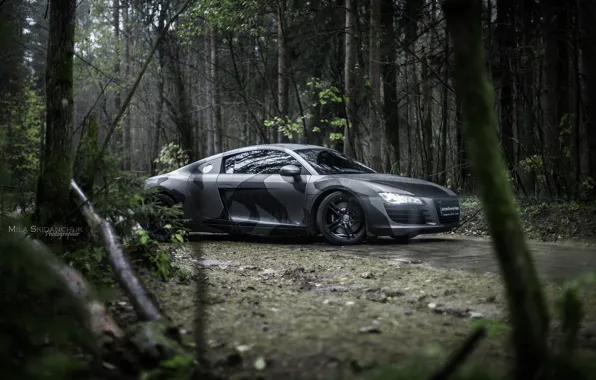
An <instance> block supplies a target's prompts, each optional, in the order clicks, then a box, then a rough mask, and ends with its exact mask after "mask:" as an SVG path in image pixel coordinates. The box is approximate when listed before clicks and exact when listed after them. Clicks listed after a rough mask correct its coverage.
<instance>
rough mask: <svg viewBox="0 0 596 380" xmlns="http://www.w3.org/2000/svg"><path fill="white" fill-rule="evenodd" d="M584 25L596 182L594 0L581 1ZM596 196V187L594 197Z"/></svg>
mask: <svg viewBox="0 0 596 380" xmlns="http://www.w3.org/2000/svg"><path fill="white" fill-rule="evenodd" d="M580 17H581V20H580V21H581V23H582V31H583V34H582V38H581V40H580V41H581V42H580V43H581V49H582V67H583V74H584V83H585V95H584V98H585V109H586V119H587V126H586V137H587V138H586V140H587V141H586V142H587V146H585V147H586V148H587V158H588V160H587V161H588V172H587V174H588V175H589V176H590V177H591V178H592V181H596V4H595V3H594V1H592V0H580ZM595 194H596V186H595V187H594V189H593V190H592V196H594V195H595Z"/></svg>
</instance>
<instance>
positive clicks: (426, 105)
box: [420, 40, 437, 182]
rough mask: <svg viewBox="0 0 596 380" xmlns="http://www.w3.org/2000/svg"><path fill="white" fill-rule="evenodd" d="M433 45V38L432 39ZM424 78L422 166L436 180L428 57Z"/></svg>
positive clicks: (423, 66)
mask: <svg viewBox="0 0 596 380" xmlns="http://www.w3.org/2000/svg"><path fill="white" fill-rule="evenodd" d="M431 46H433V45H432V40H431ZM422 80H423V94H422V95H423V96H422V97H421V99H423V100H421V102H422V107H421V108H422V109H421V111H422V112H421V113H422V115H421V116H422V117H421V123H420V124H421V127H422V128H421V129H422V146H421V150H422V152H423V157H424V161H423V162H422V168H423V170H424V176H425V177H426V179H428V180H432V181H435V182H436V180H437V179H436V178H435V176H434V173H433V171H434V170H433V169H434V165H433V158H434V153H433V151H434V149H433V145H434V141H433V119H432V109H433V107H432V104H433V97H432V83H431V82H432V79H431V75H430V72H429V69H428V60H427V59H426V57H424V58H422Z"/></svg>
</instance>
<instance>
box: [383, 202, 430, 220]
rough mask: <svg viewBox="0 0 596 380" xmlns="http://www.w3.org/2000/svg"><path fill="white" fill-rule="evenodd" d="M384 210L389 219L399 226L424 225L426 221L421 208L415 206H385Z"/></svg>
mask: <svg viewBox="0 0 596 380" xmlns="http://www.w3.org/2000/svg"><path fill="white" fill-rule="evenodd" d="M385 210H387V215H389V218H391V220H392V221H394V222H395V223H399V224H425V223H426V220H427V219H426V217H425V216H424V213H423V210H422V208H421V207H420V206H417V205H399V206H389V205H386V206H385Z"/></svg>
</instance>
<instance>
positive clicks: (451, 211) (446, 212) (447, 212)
mask: <svg viewBox="0 0 596 380" xmlns="http://www.w3.org/2000/svg"><path fill="white" fill-rule="evenodd" d="M439 210H440V212H441V216H454V215H459V206H441V207H440V208H439Z"/></svg>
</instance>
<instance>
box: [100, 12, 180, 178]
mask: <svg viewBox="0 0 596 380" xmlns="http://www.w3.org/2000/svg"><path fill="white" fill-rule="evenodd" d="M191 1H192V0H186V1H185V2H184V4H182V6H181V7H180V9H178V11H177V12H176V13H175V14H174V16H172V18H171V19H170V20H168V22H167V24H166V25H165V27H164V28H163V30H162V32H161V34H160V35H159V37H158V38H157V40H155V43H154V44H153V47H152V48H151V51H150V52H149V56H148V57H147V59H146V60H145V63H144V64H143V67H142V68H141V71H140V72H139V75H138V76H137V79H136V80H135V82H134V84H133V85H132V88H131V89H130V91H129V92H128V95H127V96H126V99H125V100H124V102H123V103H122V106H121V107H120V110H119V111H118V114H117V115H116V117H115V118H114V120H113V121H112V124H111V125H110V129H109V130H108V135H107V136H106V139H105V140H104V142H103V144H102V146H101V149H100V150H99V154H98V156H97V161H96V162H97V163H96V167H98V165H99V163H100V162H101V159H102V157H103V155H104V154H105V151H106V149H107V148H108V145H109V143H110V139H111V138H112V135H113V134H114V132H115V131H116V127H117V126H118V123H119V122H120V120H121V119H122V117H123V116H124V113H125V112H126V109H127V108H128V105H129V104H130V101H131V100H132V97H133V96H134V94H135V92H136V90H137V87H139V84H140V83H141V79H143V75H145V72H146V71H147V69H148V68H149V64H151V61H152V59H153V56H154V55H155V52H156V51H157V47H158V46H159V44H160V43H161V41H162V40H163V39H164V37H165V35H166V34H167V32H168V29H170V26H171V25H172V23H173V22H174V21H175V20H176V19H177V18H178V16H180V14H181V13H182V12H183V11H184V10H185V9H186V8H187V7H188V5H189V4H190V2H191Z"/></svg>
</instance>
